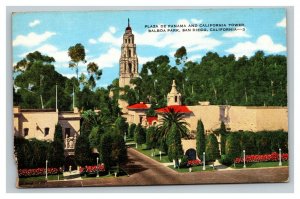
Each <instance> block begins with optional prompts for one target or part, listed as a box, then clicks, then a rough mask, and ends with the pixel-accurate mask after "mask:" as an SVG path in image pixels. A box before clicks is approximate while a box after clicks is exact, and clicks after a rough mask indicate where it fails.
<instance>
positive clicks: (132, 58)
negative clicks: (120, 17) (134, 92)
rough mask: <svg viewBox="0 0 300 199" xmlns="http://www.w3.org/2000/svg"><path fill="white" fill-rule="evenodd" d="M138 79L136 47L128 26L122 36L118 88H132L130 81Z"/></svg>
mask: <svg viewBox="0 0 300 199" xmlns="http://www.w3.org/2000/svg"><path fill="white" fill-rule="evenodd" d="M135 77H138V57H137V54H136V45H135V43H134V35H133V34H132V29H131V27H130V21H129V19H128V25H127V27H126V29H125V33H124V34H123V44H122V46H121V57H120V69H119V87H121V88H124V87H125V86H126V85H128V86H130V87H133V85H132V84H130V80H131V79H133V78H135Z"/></svg>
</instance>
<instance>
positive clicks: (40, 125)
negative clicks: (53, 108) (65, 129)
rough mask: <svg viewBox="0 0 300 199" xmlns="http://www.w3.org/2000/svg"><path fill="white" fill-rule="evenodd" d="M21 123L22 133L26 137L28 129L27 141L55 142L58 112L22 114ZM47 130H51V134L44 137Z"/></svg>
mask: <svg viewBox="0 0 300 199" xmlns="http://www.w3.org/2000/svg"><path fill="white" fill-rule="evenodd" d="M19 122H20V123H21V125H20V126H21V128H20V133H21V135H24V129H25V128H28V129H29V131H28V136H26V137H25V138H26V139H31V138H36V139H38V140H53V138H54V131H55V125H56V124H57V122H58V113H57V112H22V113H21V115H20V117H19ZM45 128H49V134H48V135H47V136H45V135H44V131H45Z"/></svg>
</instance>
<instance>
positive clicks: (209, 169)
mask: <svg viewBox="0 0 300 199" xmlns="http://www.w3.org/2000/svg"><path fill="white" fill-rule="evenodd" d="M168 167H169V168H171V169H173V170H175V171H177V172H181V173H186V172H190V171H189V168H174V166H173V165H171V166H168ZM206 171H214V170H213V168H212V167H210V166H206V167H205V170H203V166H202V165H200V166H196V167H192V172H206Z"/></svg>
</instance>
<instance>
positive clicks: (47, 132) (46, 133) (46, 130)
mask: <svg viewBox="0 0 300 199" xmlns="http://www.w3.org/2000/svg"><path fill="white" fill-rule="evenodd" d="M49 130H50V128H49V127H46V128H45V136H47V135H49Z"/></svg>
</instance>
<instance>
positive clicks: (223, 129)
mask: <svg viewBox="0 0 300 199" xmlns="http://www.w3.org/2000/svg"><path fill="white" fill-rule="evenodd" d="M220 136H221V154H222V155H224V154H225V146H226V136H227V131H226V127H225V124H224V122H223V121H222V122H221V126H220Z"/></svg>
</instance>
